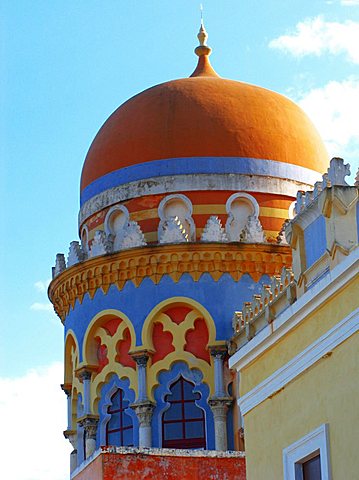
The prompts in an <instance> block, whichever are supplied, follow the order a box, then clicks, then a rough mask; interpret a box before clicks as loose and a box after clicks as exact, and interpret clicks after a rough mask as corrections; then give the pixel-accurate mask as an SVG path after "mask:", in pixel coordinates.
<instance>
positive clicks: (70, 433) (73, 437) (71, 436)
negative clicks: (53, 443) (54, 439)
mask: <svg viewBox="0 0 359 480" xmlns="http://www.w3.org/2000/svg"><path fill="white" fill-rule="evenodd" d="M63 433H64V437H65V438H66V440H68V441H69V442H70V443H71V445H72V448H73V449H74V450H76V448H77V432H76V430H65V431H64V432H63Z"/></svg>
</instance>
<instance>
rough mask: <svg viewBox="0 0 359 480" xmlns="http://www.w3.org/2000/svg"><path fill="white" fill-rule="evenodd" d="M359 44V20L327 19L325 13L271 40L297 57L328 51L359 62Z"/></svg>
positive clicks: (275, 45) (276, 46)
mask: <svg viewBox="0 0 359 480" xmlns="http://www.w3.org/2000/svg"><path fill="white" fill-rule="evenodd" d="M358 3H359V2H358ZM358 45H359V22H353V21H351V20H347V21H345V22H342V23H340V22H327V21H325V20H324V18H323V17H322V16H318V17H315V18H308V19H306V20H304V21H303V22H299V23H298V24H297V25H296V27H295V29H294V30H293V31H292V32H290V33H288V34H287V35H281V36H280V37H278V38H275V39H273V40H271V42H270V43H269V47H270V48H275V49H279V50H282V51H284V52H286V53H290V54H292V55H294V56H296V57H302V56H304V55H309V54H312V55H318V56H319V55H323V54H325V53H330V54H333V55H338V54H345V55H346V57H347V59H348V60H349V61H351V62H353V63H359V49H358Z"/></svg>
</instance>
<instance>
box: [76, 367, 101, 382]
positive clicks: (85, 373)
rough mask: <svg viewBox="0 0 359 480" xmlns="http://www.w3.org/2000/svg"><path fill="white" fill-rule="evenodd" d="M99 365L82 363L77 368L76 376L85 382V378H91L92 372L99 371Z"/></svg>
mask: <svg viewBox="0 0 359 480" xmlns="http://www.w3.org/2000/svg"><path fill="white" fill-rule="evenodd" d="M97 370H98V367H97V365H82V366H81V367H79V368H78V369H76V370H75V375H76V377H77V378H78V379H79V380H80V381H81V382H83V381H84V380H91V377H92V374H93V373H94V372H97Z"/></svg>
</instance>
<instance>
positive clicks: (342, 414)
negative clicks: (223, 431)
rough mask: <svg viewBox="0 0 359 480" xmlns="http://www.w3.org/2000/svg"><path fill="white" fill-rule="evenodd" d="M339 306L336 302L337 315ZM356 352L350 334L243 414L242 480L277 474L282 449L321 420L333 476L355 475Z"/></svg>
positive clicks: (358, 438) (358, 430) (357, 339)
mask: <svg viewBox="0 0 359 480" xmlns="http://www.w3.org/2000/svg"><path fill="white" fill-rule="evenodd" d="M344 307H345V304H344V302H341V307H340V308H341V310H342V315H341V317H342V318H343V316H344ZM318 313H319V312H318ZM318 333H319V332H318ZM358 353H359V334H358V333H356V334H354V335H352V336H351V337H350V338H349V339H347V340H346V341H345V342H343V343H342V344H341V345H339V346H338V347H336V348H335V349H334V351H333V353H332V354H331V355H330V356H329V357H327V358H323V359H321V360H320V361H319V362H317V363H316V364H315V365H313V366H312V367H310V368H309V369H308V370H307V371H305V372H304V373H303V374H302V375H300V376H299V377H297V378H296V379H295V380H293V381H292V382H290V383H289V384H288V385H287V386H286V387H285V388H284V389H283V390H282V391H280V392H279V393H277V394H276V395H275V396H274V397H272V398H271V399H267V400H265V401H264V402H262V403H261V404H260V405H258V406H257V407H256V408H254V409H253V410H251V411H250V412H248V414H246V415H245V417H244V422H245V423H244V424H245V439H246V451H247V460H246V462H247V478H248V480H264V479H265V480H280V479H283V460H282V452H283V448H285V447H287V446H288V445H290V444H292V443H293V442H295V441H296V440H298V439H300V438H302V437H303V436H304V435H306V434H308V433H309V432H311V431H312V430H314V429H315V428H317V427H318V426H319V425H321V424H323V423H328V424H329V440H330V452H329V454H330V458H331V464H332V475H333V479H334V480H342V479H343V480H344V479H348V480H349V479H350V480H352V479H353V480H354V479H355V478H359V476H358V475H359V474H358V472H359V454H358V443H359V408H358V398H359V381H358V379H359V362H358ZM292 356H293V355H292Z"/></svg>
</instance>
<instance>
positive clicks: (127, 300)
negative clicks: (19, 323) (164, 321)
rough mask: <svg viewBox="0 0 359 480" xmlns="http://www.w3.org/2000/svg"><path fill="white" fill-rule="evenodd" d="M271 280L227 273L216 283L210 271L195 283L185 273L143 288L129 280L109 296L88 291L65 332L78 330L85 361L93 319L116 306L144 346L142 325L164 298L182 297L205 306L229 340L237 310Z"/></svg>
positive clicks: (144, 284)
mask: <svg viewBox="0 0 359 480" xmlns="http://www.w3.org/2000/svg"><path fill="white" fill-rule="evenodd" d="M268 279H269V277H268V275H263V277H262V278H261V280H260V281H259V282H258V283H257V284H256V283H255V282H254V280H253V279H252V278H251V277H250V276H249V275H247V274H246V275H243V276H242V277H241V279H240V280H239V282H236V281H234V280H233V279H232V277H231V276H230V275H228V274H225V275H223V276H222V277H221V278H220V279H219V280H218V282H216V281H214V280H213V279H212V277H211V276H210V275H209V274H204V275H202V277H201V278H200V279H199V281H198V282H195V281H194V280H193V279H192V278H191V276H190V275H188V274H185V275H183V276H182V278H181V280H180V281H179V282H178V283H175V282H174V281H173V280H172V279H171V278H170V277H168V276H164V277H163V278H162V279H161V281H160V282H159V284H158V285H155V284H154V283H153V282H152V280H151V279H149V278H147V279H145V280H143V282H142V283H141V285H140V286H139V287H135V286H134V285H133V283H132V282H127V283H126V285H125V286H124V288H123V290H121V291H119V290H118V288H117V287H116V286H114V285H113V286H111V287H110V289H109V291H108V292H107V295H105V294H104V293H103V292H102V290H101V289H98V290H97V292H96V294H95V296H94V298H93V299H92V300H91V299H90V297H89V295H88V294H86V295H85V297H84V299H83V302H82V304H80V303H79V302H76V304H75V308H74V309H73V310H72V309H71V310H70V312H69V315H68V317H67V318H66V321H65V335H66V332H67V330H68V329H72V330H73V331H74V332H75V334H76V337H77V340H78V342H79V347H80V361H82V343H83V339H84V336H85V333H86V329H87V326H88V324H89V322H90V321H91V319H92V318H93V317H94V316H95V315H96V314H97V313H99V312H101V311H102V310H105V309H110V308H113V309H117V310H120V311H122V312H123V313H124V314H125V315H127V316H128V318H129V319H130V320H131V322H132V323H133V325H134V328H135V332H136V340H137V345H141V331H142V326H143V323H144V321H145V319H146V317H147V316H148V314H149V313H150V312H151V310H152V309H153V308H154V307H155V306H156V305H158V303H160V302H162V301H163V300H166V299H168V298H171V297H175V296H181V297H189V298H191V299H193V300H196V301H197V302H199V303H200V304H201V305H203V306H204V307H205V308H206V309H207V310H208V311H209V313H210V314H211V315H212V317H213V319H214V321H215V324H216V329H217V340H227V339H229V338H230V337H231V335H232V317H233V312H234V311H235V310H238V309H239V308H241V307H242V304H243V302H244V301H249V300H251V298H252V295H253V294H255V293H260V291H261V286H262V285H263V284H265V283H268Z"/></svg>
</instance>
